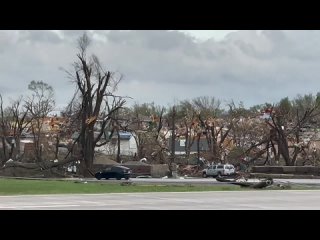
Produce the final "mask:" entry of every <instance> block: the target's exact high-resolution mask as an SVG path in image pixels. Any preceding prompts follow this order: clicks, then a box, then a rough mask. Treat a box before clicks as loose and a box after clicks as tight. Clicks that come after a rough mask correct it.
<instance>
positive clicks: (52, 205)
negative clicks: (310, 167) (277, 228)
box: [0, 190, 320, 210]
mask: <svg viewBox="0 0 320 240" xmlns="http://www.w3.org/2000/svg"><path fill="white" fill-rule="evenodd" d="M0 209H1V210H4V209H6V210H9V209H17V210H42V209H43V210H44V209H46V210H55V209H59V210H75V209H79V210H103V209H115V210H126V209H129V210H150V209H152V210H208V209H228V210H229V209H234V210H237V209H249V210H250V209H257V210H268V209H275V210H277V209H299V210H300V209H301V210H302V209H320V191H319V190H310V191H308V190H304V191H296V190H278V191H268V190H264V191H230V192H184V193H109V194H63V195H34V196H30V195H24V196H0Z"/></svg>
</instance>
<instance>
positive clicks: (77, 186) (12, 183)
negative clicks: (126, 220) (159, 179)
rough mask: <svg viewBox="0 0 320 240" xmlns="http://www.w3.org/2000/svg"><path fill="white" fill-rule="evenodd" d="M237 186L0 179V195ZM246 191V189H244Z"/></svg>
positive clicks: (200, 188)
mask: <svg viewBox="0 0 320 240" xmlns="http://www.w3.org/2000/svg"><path fill="white" fill-rule="evenodd" d="M232 190H242V188H240V187H239V186H232V185H230V186H219V185H215V186H188V185H187V186H179V185H125V186H122V185H121V184H120V183H106V182H104V183H93V182H91V183H90V182H88V183H76V182H74V181H41V180H16V179H0V195H19V194H65V193H126V192H189V191H232ZM244 190H246V189H244Z"/></svg>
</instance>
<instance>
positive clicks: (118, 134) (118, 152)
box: [117, 129, 121, 163]
mask: <svg viewBox="0 0 320 240" xmlns="http://www.w3.org/2000/svg"><path fill="white" fill-rule="evenodd" d="M117 136H118V141H117V145H118V149H117V162H118V163H120V162H121V157H120V150H121V149H120V132H119V129H118V130H117Z"/></svg>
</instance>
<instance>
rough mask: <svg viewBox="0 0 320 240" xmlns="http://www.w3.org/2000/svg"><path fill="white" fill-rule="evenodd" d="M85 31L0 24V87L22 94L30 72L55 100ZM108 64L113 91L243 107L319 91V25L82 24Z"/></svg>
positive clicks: (63, 95) (137, 98) (6, 93)
mask: <svg viewBox="0 0 320 240" xmlns="http://www.w3.org/2000/svg"><path fill="white" fill-rule="evenodd" d="M83 32H84V31H78V30H77V31H58V30H57V31H39V30H38V31H0V93H1V94H2V96H3V99H4V100H5V102H8V101H9V99H10V98H12V99H14V98H17V97H18V96H19V95H21V94H24V95H26V94H28V90H27V86H28V84H29V82H30V81H32V80H36V81H38V80H42V81H44V82H46V83H48V84H50V85H51V86H52V87H53V88H54V89H55V97H56V103H57V106H58V107H62V106H64V105H66V103H67V102H68V101H69V100H70V98H71V97H72V94H73V92H74V85H73V84H72V83H71V82H70V80H69V79H68V78H67V75H66V73H65V72H64V71H62V70H61V69H60V68H61V67H63V68H66V69H69V70H71V69H72V67H71V64H72V63H73V62H74V61H75V60H76V53H77V48H76V40H77V38H78V37H79V36H80V35H81V34H82V33H83ZM87 32H88V35H89V37H91V38H92V39H93V42H92V46H91V48H90V49H89V50H90V51H89V52H92V53H95V54H96V55H97V56H98V57H99V58H100V61H101V62H102V63H103V65H104V66H105V67H106V69H108V70H111V71H115V72H119V73H121V74H122V75H123V80H122V81H121V83H120V85H119V89H118V94H119V95H126V96H130V97H132V98H133V99H132V100H129V104H131V103H133V102H139V103H143V102H155V103H156V104H159V105H163V106H168V105H172V104H173V103H175V102H177V101H179V100H184V99H192V98H194V97H198V96H214V97H216V98H218V99H220V100H221V101H222V103H226V102H228V101H230V100H231V99H233V100H234V101H235V102H236V103H239V102H240V101H242V102H243V103H244V104H245V106H247V107H249V106H252V105H255V104H262V103H265V102H270V103H273V102H276V101H279V100H280V99H281V98H283V97H287V96H288V97H289V98H293V97H295V96H296V95H297V94H308V93H312V94H316V93H317V92H318V91H320V82H319V80H318V78H319V76H320V44H319V43H320V31H308V30H307V31H280V30H273V31H253V30H250V31H244V30H241V31H213V30H210V31H197V30H191V31H162V30H161V31H87Z"/></svg>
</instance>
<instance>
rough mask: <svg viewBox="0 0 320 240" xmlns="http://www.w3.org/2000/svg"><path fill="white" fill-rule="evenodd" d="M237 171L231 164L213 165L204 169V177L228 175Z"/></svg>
mask: <svg viewBox="0 0 320 240" xmlns="http://www.w3.org/2000/svg"><path fill="white" fill-rule="evenodd" d="M234 173H235V168H234V166H233V165H231V164H218V165H212V166H209V167H208V168H206V169H204V170H203V171H202V177H204V178H206V177H209V176H211V177H217V176H226V175H231V174H234Z"/></svg>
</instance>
